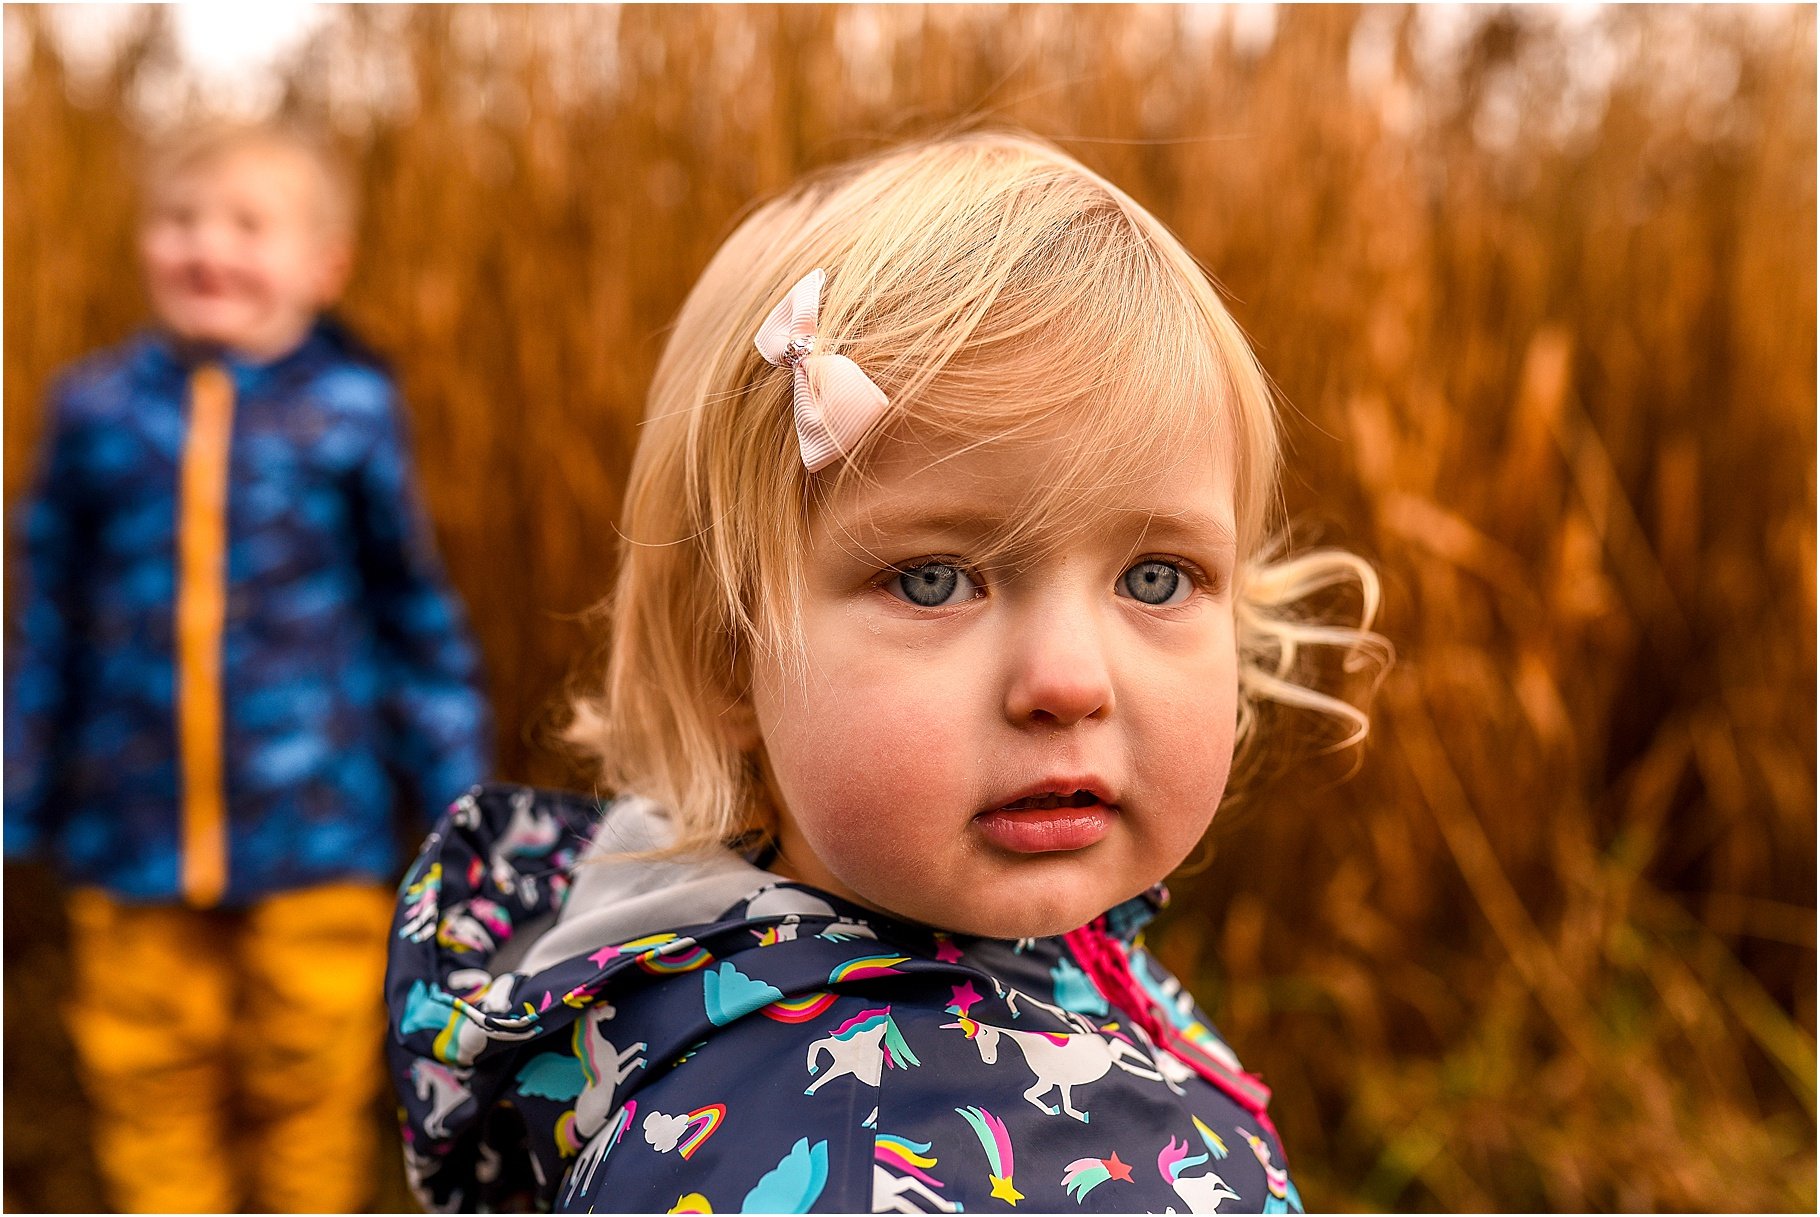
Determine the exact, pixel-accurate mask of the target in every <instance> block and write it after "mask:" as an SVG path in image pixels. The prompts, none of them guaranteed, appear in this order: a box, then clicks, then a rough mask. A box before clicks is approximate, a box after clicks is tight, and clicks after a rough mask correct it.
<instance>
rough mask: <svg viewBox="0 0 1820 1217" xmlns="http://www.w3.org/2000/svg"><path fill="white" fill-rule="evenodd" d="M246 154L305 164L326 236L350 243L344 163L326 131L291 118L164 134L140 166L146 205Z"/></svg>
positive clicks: (352, 207) (217, 122)
mask: <svg viewBox="0 0 1820 1217" xmlns="http://www.w3.org/2000/svg"><path fill="white" fill-rule="evenodd" d="M246 152H276V153H279V154H280V155H287V156H294V157H296V158H298V159H299V160H300V161H303V162H305V163H306V164H308V165H309V166H310V168H311V170H312V171H313V172H314V173H315V175H316V179H317V182H318V184H319V192H318V199H317V202H318V204H319V208H320V212H319V214H320V218H321V221H322V225H323V231H324V233H325V235H326V236H328V237H329V238H330V239H333V240H342V241H349V240H352V238H353V235H354V229H355V225H356V222H357V220H358V215H357V207H356V201H355V188H354V177H353V173H352V171H351V170H350V169H349V167H348V162H347V159H346V158H345V157H344V156H343V155H342V154H341V152H340V150H339V149H337V148H336V146H335V144H334V141H333V140H331V139H330V138H329V136H328V134H327V133H326V132H324V131H322V130H320V129H319V128H317V127H314V126H309V125H306V124H304V123H301V122H297V121H294V120H291V119H284V118H270V119H261V120H257V121H242V120H237V119H205V120H201V121H196V122H191V123H187V124H185V125H183V126H180V127H178V128H176V129H174V130H171V131H168V132H165V133H164V134H163V135H161V136H159V137H157V138H155V139H154V140H152V141H151V142H150V143H149V144H148V146H147V147H146V149H145V152H144V156H143V158H142V161H141V164H140V171H139V180H140V186H141V193H142V195H143V196H144V200H145V202H146V204H147V205H149V204H150V203H151V202H152V201H153V200H154V199H156V197H157V195H158V192H159V191H160V190H161V189H163V188H165V187H166V186H168V185H169V184H170V183H171V182H172V181H173V180H175V179H176V178H179V177H181V176H183V175H184V174H186V173H192V172H194V171H195V170H197V169H201V168H206V167H208V166H210V165H214V164H218V163H219V162H221V161H224V160H226V159H228V158H229V157H231V156H235V155H238V154H241V153H246Z"/></svg>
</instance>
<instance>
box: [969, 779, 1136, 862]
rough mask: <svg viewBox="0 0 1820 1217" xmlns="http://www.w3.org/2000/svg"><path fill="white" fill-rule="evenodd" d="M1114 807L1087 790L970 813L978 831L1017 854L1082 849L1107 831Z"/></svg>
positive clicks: (1026, 800)
mask: <svg viewBox="0 0 1820 1217" xmlns="http://www.w3.org/2000/svg"><path fill="white" fill-rule="evenodd" d="M1118 814H1119V813H1118V808H1117V807H1116V806H1112V805H1110V804H1107V803H1104V802H1102V801H1101V800H1100V797H1099V796H1098V795H1097V794H1095V793H1093V792H1092V791H1090V790H1076V791H1074V792H1072V793H1070V794H1041V795H1035V796H1032V797H1029V798H1023V799H1018V800H1016V801H1015V802H1012V803H1007V804H1005V806H1003V807H999V808H995V809H994V810H992V811H987V812H982V813H981V814H980V815H977V816H975V817H974V819H973V822H974V823H975V824H976V825H978V826H979V830H980V833H981V834H982V835H983V836H984V837H985V838H986V840H988V841H990V842H991V843H992V844H994V845H996V846H998V847H999V848H1000V849H1005V850H1009V851H1011V852H1012V853H1019V854H1046V853H1059V852H1064V851H1068V850H1076V849H1085V848H1087V847H1088V846H1089V845H1092V844H1094V843H1095V842H1097V841H1099V840H1100V839H1101V838H1103V837H1104V836H1105V835H1106V834H1107V833H1108V832H1109V831H1111V828H1112V824H1113V821H1114V820H1116V819H1117V818H1118Z"/></svg>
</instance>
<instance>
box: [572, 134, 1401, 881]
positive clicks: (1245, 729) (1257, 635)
mask: <svg viewBox="0 0 1820 1217" xmlns="http://www.w3.org/2000/svg"><path fill="white" fill-rule="evenodd" d="M813 267H824V268H826V269H827V271H828V279H827V286H826V289H825V291H824V295H823V299H822V306H821V316H820V325H819V330H818V337H817V349H818V350H821V351H833V352H838V353H840V354H844V355H846V356H848V357H850V358H852V359H853V360H854V361H855V362H856V363H858V364H859V366H860V367H861V368H863V369H864V370H865V372H866V373H867V374H868V375H869V376H870V377H871V378H872V379H873V380H874V381H875V382H876V383H877V384H878V385H879V386H880V387H881V388H883V389H884V391H885V392H886V394H887V395H888V396H889V397H890V400H891V405H890V407H889V409H888V412H887V415H886V417H885V419H883V420H882V421H881V422H880V423H878V424H876V425H874V426H873V427H872V428H871V430H870V431H869V432H868V433H867V436H866V437H865V438H864V439H862V440H861V441H860V442H859V443H858V445H857V446H856V447H855V448H854V450H853V451H852V452H850V453H849V454H848V456H847V457H846V458H845V459H843V460H841V461H838V462H836V463H835V464H834V465H833V466H830V467H829V468H828V469H826V470H824V471H822V472H821V473H817V474H809V473H806V472H805V470H804V468H803V464H802V461H801V459H800V458H799V457H798V455H797V447H796V437H795V434H794V430H793V416H792V412H791V408H790V391H791V390H790V377H789V376H788V375H785V374H782V373H779V372H778V371H777V370H776V369H774V368H772V367H771V366H770V365H768V364H766V363H765V362H764V361H763V360H762V359H761V357H760V356H759V354H758V352H757V351H756V350H755V349H754V347H753V342H752V337H753V335H754V334H755V333H756V332H757V330H758V327H759V325H760V323H761V322H762V321H763V319H764V317H765V315H766V313H767V312H768V311H769V310H770V309H771V307H772V306H773V304H775V302H776V301H777V300H778V299H780V298H781V297H782V295H783V294H784V292H785V291H786V290H787V289H788V288H789V287H790V285H791V284H792V283H794V282H795V281H796V279H797V278H798V277H800V276H801V275H802V274H804V273H805V272H806V271H808V270H809V269H811V268H813ZM1006 385H1015V386H1016V387H1017V391H1016V392H1015V393H1008V392H1005V391H1004V389H1003V386H1006ZM899 419H909V420H914V422H915V423H916V424H917V425H919V426H929V427H934V428H937V429H939V430H940V431H941V432H942V433H943V434H944V435H945V436H946V437H949V438H951V439H953V440H955V441H958V442H959V443H960V444H969V443H986V442H991V441H992V440H994V439H997V438H1001V437H1008V436H1015V435H1029V434H1032V433H1035V434H1040V435H1057V434H1059V435H1063V436H1066V437H1067V438H1068V439H1069V441H1070V442H1069V443H1067V444H1066V445H1062V448H1063V453H1062V455H1061V456H1060V457H1059V458H1057V460H1056V464H1055V467H1053V468H1049V469H1043V470H1040V471H1033V476H1032V477H1031V478H1030V483H1031V487H1032V489H1031V492H1030V497H1029V500H1028V502H1027V504H1026V506H1027V510H1026V511H1024V512H1022V513H1020V515H1019V516H1018V517H1017V522H1016V523H1015V524H1014V525H1012V526H1011V527H1010V528H1009V530H1008V531H1007V532H1006V534H1005V535H1003V536H1000V537H997V538H995V539H994V543H993V544H992V545H990V546H989V549H991V550H992V551H993V552H991V553H987V554H984V555H981V557H982V559H984V560H987V561H990V560H991V559H992V558H993V557H994V555H995V554H1008V553H1010V552H1012V550H1013V549H1014V548H1015V547H1017V546H1019V545H1020V544H1022V545H1025V546H1027V545H1028V543H1029V542H1030V540H1031V539H1032V537H1033V536H1036V537H1037V539H1038V540H1039V541H1040V542H1043V543H1054V542H1056V541H1059V540H1061V539H1063V538H1065V537H1067V536H1070V535H1075V534H1077V533H1078V532H1080V531H1082V530H1084V529H1086V528H1089V527H1092V525H1093V514H1092V511H1091V509H1090V507H1089V509H1087V510H1083V504H1091V501H1092V499H1093V497H1094V495H1095V493H1096V492H1099V491H1104V490H1106V489H1108V488H1112V487H1116V486H1117V485H1119V484H1120V483H1121V482H1123V481H1127V480H1129V479H1131V478H1132V477H1134V476H1136V475H1137V474H1139V473H1140V471H1145V470H1151V469H1154V467H1155V466H1154V463H1155V462H1156V461H1157V460H1158V459H1160V458H1162V459H1167V458H1168V457H1169V456H1170V455H1171V454H1174V455H1175V456H1176V457H1177V459H1179V455H1180V453H1181V451H1182V447H1183V444H1184V441H1185V440H1186V441H1188V442H1190V443H1192V442H1194V441H1195V439H1196V438H1197V437H1204V438H1205V442H1207V443H1209V444H1216V445H1217V444H1229V445H1230V453H1229V455H1230V458H1231V462H1232V467H1233V470H1234V474H1235V503H1234V506H1235V510H1236V524H1237V534H1238V536H1237V541H1238V553H1239V571H1238V575H1237V578H1236V581H1235V586H1234V589H1233V594H1234V595H1235V597H1236V606H1237V607H1236V626H1237V630H1238V638H1239V648H1240V678H1239V679H1240V693H1241V697H1240V707H1241V708H1240V720H1239V737H1238V738H1239V741H1240V746H1241V748H1246V747H1249V746H1251V745H1252V744H1253V743H1254V736H1255V731H1254V728H1255V725H1256V714H1255V709H1256V703H1257V702H1258V701H1260V700H1272V701H1277V702H1283V703H1287V704H1290V705H1295V706H1300V707H1304V708H1307V709H1310V710H1314V711H1317V712H1319V713H1322V714H1326V715H1331V716H1333V717H1335V718H1337V719H1338V720H1340V721H1341V722H1343V723H1344V724H1346V725H1347V726H1348V727H1349V729H1350V731H1349V735H1348V737H1347V742H1352V741H1356V740H1357V739H1359V738H1362V737H1363V735H1364V733H1365V730H1366V725H1367V724H1366V719H1365V715H1364V713H1363V712H1362V711H1361V710H1359V709H1357V708H1356V707H1354V706H1352V705H1351V704H1349V703H1347V702H1345V701H1342V700H1340V699H1339V698H1336V697H1334V696H1332V695H1330V694H1327V693H1323V692H1320V691H1318V690H1317V689H1315V688H1313V687H1311V686H1310V684H1308V683H1306V682H1305V680H1304V671H1305V669H1306V668H1307V666H1308V665H1307V663H1306V660H1307V657H1308V651H1309V648H1311V647H1339V648H1342V650H1343V651H1345V653H1346V654H1347V655H1348V656H1349V657H1351V658H1356V657H1357V655H1358V654H1359V653H1361V652H1362V651H1364V650H1369V649H1370V648H1371V647H1372V646H1373V639H1374V638H1375V637H1376V636H1375V635H1372V634H1370V633H1369V632H1368V631H1367V627H1368V626H1369V624H1370V621H1371V618H1372V616H1373V615H1374V613H1375V611H1376V607H1377V598H1378V585H1377V579H1376V576H1375V574H1374V573H1373V571H1372V569H1371V567H1370V566H1369V565H1368V564H1367V563H1365V562H1364V561H1362V560H1361V559H1359V558H1357V557H1355V556H1353V555H1351V554H1346V553H1341V552H1334V551H1324V552H1314V553H1307V554H1303V555H1300V556H1298V557H1295V558H1292V559H1289V560H1287V561H1269V560H1266V559H1265V557H1264V555H1265V553H1266V548H1267V546H1268V545H1269V543H1270V542H1269V538H1268V535H1267V534H1268V529H1269V523H1270V518H1271V515H1272V511H1273V509H1274V507H1275V503H1276V480H1277V464H1278V449H1277V424H1276V412H1275V406H1274V404H1273V400H1272V394H1271V389H1270V387H1269V384H1268V382H1267V381H1266V379H1265V377H1264V374H1263V372H1262V371H1261V370H1260V368H1259V367H1258V365H1257V362H1256V360H1255V359H1254V358H1253V356H1252V353H1251V349H1250V347H1249V345H1248V344H1247V343H1246V341H1245V339H1244V336H1243V334H1242V333H1241V332H1240V330H1239V328H1238V326H1237V324H1236V323H1235V322H1234V321H1233V320H1232V318H1231V317H1230V316H1229V315H1228V313H1227V312H1226V310H1225V308H1224V307H1223V306H1222V305H1221V303H1220V301H1219V299H1218V296H1217V294H1216V292H1215V290H1214V287H1213V285H1212V283H1211V282H1210V281H1209V279H1208V278H1207V276H1206V274H1205V273H1204V272H1203V271H1202V270H1201V269H1200V268H1199V266H1198V265H1197V264H1196V263H1195V261H1194V259H1193V257H1192V256H1191V255H1190V254H1189V253H1188V251H1187V250H1186V249H1184V248H1183V247H1182V245H1181V243H1180V242H1179V241H1177V240H1176V238H1175V237H1174V236H1173V235H1171V234H1170V233H1169V232H1168V230H1167V229H1165V228H1164V227H1163V225H1162V224H1161V223H1160V222H1159V221H1158V220H1156V219H1155V218H1154V217H1153V216H1151V215H1150V214H1149V213H1148V212H1147V211H1145V210H1144V209H1143V208H1142V207H1140V206H1139V205H1138V204H1137V203H1135V202H1133V201H1132V200H1131V199H1130V198H1129V197H1128V196H1127V195H1125V194H1124V193H1123V192H1122V191H1120V190H1119V189H1118V188H1117V187H1115V186H1113V185H1112V184H1111V183H1109V182H1107V181H1106V180H1105V179H1103V178H1101V177H1099V176H1098V175H1096V174H1094V173H1092V172H1090V171H1089V170H1087V169H1086V168H1085V167H1083V166H1082V165H1080V164H1079V163H1077V162H1076V161H1074V160H1073V159H1072V158H1070V157H1068V156H1067V155H1066V154H1064V153H1062V152H1060V151H1059V150H1057V149H1056V148H1054V147H1052V146H1050V145H1048V144H1045V143H1042V142H1040V141H1038V140H1036V139H1033V138H1030V137H1027V136H1021V135H1008V134H997V133H973V134H967V135H961V136H954V137H948V138H944V139H939V140H935V141H930V142H926V143H920V144H916V145H912V146H909V147H904V148H900V149H897V150H894V151H890V152H887V153H884V154H881V155H877V156H874V157H871V158H868V159H865V160H861V161H857V162H853V163H849V164H846V165H843V166H839V167H837V168H835V169H833V170H830V171H826V172H823V173H821V174H818V175H815V176H813V177H810V178H808V179H805V180H804V181H802V182H800V183H798V184H797V185H796V186H795V187H793V188H792V189H790V190H789V191H787V192H786V193H785V194H783V195H782V196H780V197H778V198H776V199H774V200H772V201H771V202H769V203H767V204H765V205H763V206H762V207H760V208H758V209H757V210H756V211H754V212H753V213H752V214H751V215H750V216H749V217H748V218H747V219H746V220H745V222H744V223H742V224H741V225H740V226H739V228H738V229H737V230H736V231H735V232H734V233H733V235H732V236H731V237H729V238H728V240H727V241H726V243H725V244H724V245H723V246H722V247H721V248H720V250H719V252H718V253H716V255H715V256H714V258H713V260H712V261H711V262H710V263H709V265H708V267H707V269H706V270H705V271H704V272H703V274H702V276H701V279H700V281H699V282H698V283H697V284H696V286H695V288H694V290H693V291H692V292H691V293H690V294H689V298H688V300H687V301H686V302H685V303H684V305H683V308H682V312H681V314H680V315H679V316H678V318H677V321H676V325H675V328H674V330H673V332H672V333H671V335H670V338H669V342H668V344H667V345H666V347H665V349H664V352H663V355H662V357H661V359H660V361H659V363H658V368H657V374H656V378H655V380H654V381H653V383H652V386H651V392H650V397H649V401H648V404H647V411H646V419H645V423H644V433H643V436H642V439H641V441H640V443H639V447H638V452H637V455H636V457H635V458H634V461H633V466H632V473H631V479H630V483H629V486H628V488H627V492H626V501H625V510H624V513H623V519H622V523H621V529H622V531H623V533H624V534H625V539H626V544H625V546H624V549H623V550H622V553H621V559H620V569H619V574H618V582H617V586H616V588H615V590H614V592H613V593H612V595H611V596H610V597H609V599H608V601H607V602H606V604H605V605H604V606H603V609H604V611H605V613H606V615H607V617H608V619H609V620H610V623H611V635H610V638H609V642H608V649H607V653H606V671H605V680H604V684H601V685H596V686H594V687H592V688H587V687H584V688H583V689H582V690H581V691H580V693H579V695H578V696H577V698H576V700H575V702H574V705H573V710H572V715H571V718H570V721H569V723H568V725H567V728H566V730H565V732H564V736H565V738H566V739H567V740H568V741H569V743H570V744H571V745H572V746H574V747H575V748H576V749H577V750H578V751H580V752H581V753H582V754H583V755H584V756H586V757H588V758H590V759H592V760H593V761H594V762H595V763H596V764H597V765H598V767H599V774H600V777H601V779H602V781H603V783H604V784H605V785H606V786H608V787H610V788H612V789H615V790H619V791H631V792H636V793H638V794H641V795H644V796H647V797H649V798H652V799H655V800H656V801H658V802H659V803H661V804H663V805H665V806H666V807H668V808H670V809H671V812H672V814H673V816H674V818H675V822H676V824H677V826H678V832H679V839H678V841H677V844H676V848H677V849H678V850H683V849H690V848H696V847H701V846H706V845H709V844H712V843H716V842H728V841H732V840H735V839H737V838H739V837H741V836H742V835H744V834H749V833H753V832H761V833H762V832H766V831H774V829H775V825H773V824H771V823H770V822H769V819H768V817H769V815H770V814H771V812H770V810H769V808H768V807H767V805H766V800H765V796H764V793H763V784H762V776H761V774H760V772H759V768H758V766H757V764H756V762H755V758H754V757H752V756H749V755H746V754H743V753H742V752H740V751H739V749H738V747H737V745H736V743H735V742H734V740H733V738H732V736H731V734H730V733H729V732H727V731H725V730H723V729H722V725H721V722H720V718H721V715H722V714H723V713H724V712H725V710H726V708H727V707H729V706H731V705H732V704H734V702H735V700H736V699H737V698H738V697H739V696H740V695H741V694H742V692H743V691H744V690H745V688H746V686H747V683H748V680H749V673H750V661H751V657H752V656H753V655H754V654H761V653H762V654H765V655H767V656H768V657H772V658H775V659H777V660H780V661H783V662H786V663H788V662H792V661H793V660H799V659H800V657H801V655H802V651H803V647H802V643H803V640H802V637H801V634H800V614H799V613H798V612H797V611H796V609H797V606H798V604H799V603H800V600H801V596H802V594H803V587H804V582H805V580H804V563H805V555H806V553H807V550H808V547H809V537H810V529H811V524H812V522H813V520H814V518H815V514H814V513H815V512H816V510H817V507H818V505H819V504H820V503H822V502H823V501H825V500H826V499H827V498H828V497H829V496H831V495H834V494H837V493H839V491H840V490H841V489H842V488H843V486H844V485H846V484H847V483H848V482H849V481H850V480H853V479H863V478H865V477H866V476H867V473H866V458H867V454H868V452H869V450H870V449H871V448H872V447H873V446H874V445H875V444H876V442H877V440H878V437H879V436H880V435H881V434H883V433H885V432H887V431H889V430H890V425H891V423H892V421H894V420H899ZM1348 581H1350V582H1356V583H1357V584H1358V586H1359V588H1360V590H1361V592H1362V597H1363V605H1362V611H1361V613H1360V620H1359V621H1358V623H1357V624H1356V625H1337V624H1327V623H1322V622H1320V621H1311V620H1302V619H1300V617H1299V616H1298V615H1297V613H1296V612H1295V611H1294V609H1295V605H1296V603H1297V602H1298V601H1301V600H1303V599H1304V598H1305V597H1307V596H1308V595H1310V594H1311V593H1313V592H1316V591H1319V590H1321V589H1324V588H1328V587H1332V586H1334V585H1336V584H1339V583H1343V582H1348Z"/></svg>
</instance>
